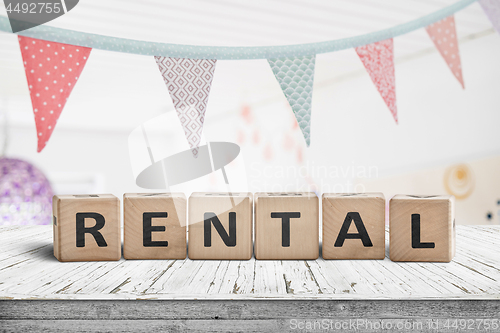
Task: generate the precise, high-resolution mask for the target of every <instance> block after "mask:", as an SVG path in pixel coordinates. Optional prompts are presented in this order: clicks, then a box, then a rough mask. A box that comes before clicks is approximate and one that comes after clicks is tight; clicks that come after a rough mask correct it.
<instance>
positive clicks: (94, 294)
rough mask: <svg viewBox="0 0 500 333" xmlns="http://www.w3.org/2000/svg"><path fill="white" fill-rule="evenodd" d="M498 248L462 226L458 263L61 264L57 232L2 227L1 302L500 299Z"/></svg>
mask: <svg viewBox="0 0 500 333" xmlns="http://www.w3.org/2000/svg"><path fill="white" fill-rule="evenodd" d="M499 243H500V226H457V254H456V256H455V257H454V258H453V260H452V261H451V262H450V263H441V262H434V263H427V262H392V261H390V260H389V258H387V257H386V258H385V259H383V260H324V259H322V258H319V259H317V260H255V259H253V258H252V259H250V260H243V261H239V260H189V259H184V260H124V259H121V260H120V261H108V262H105V261H98V262H67V263H60V262H59V261H57V260H56V259H55V258H54V256H53V247H52V230H51V226H17V227H0V299H13V300H28V299H34V300H53V299H58V300H85V299H87V300H105V299H107V300H193V299H197V300H260V299H271V300H293V299H298V300H332V299H337V300H348V299H356V300H363V299H364V300H367V299H369V300H381V299H397V300H404V299H468V300H475V299H497V300H499V299H500V284H499V283H498V281H500V268H499V267H500V256H498V244H499ZM388 245H389V237H388V231H387V230H386V248H388ZM61 304H62V303H61ZM0 313H1V311H0Z"/></svg>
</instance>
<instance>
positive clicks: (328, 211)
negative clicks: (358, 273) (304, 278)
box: [323, 193, 385, 259]
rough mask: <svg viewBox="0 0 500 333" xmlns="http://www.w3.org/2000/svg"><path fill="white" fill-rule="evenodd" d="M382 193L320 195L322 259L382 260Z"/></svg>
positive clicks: (383, 241)
mask: <svg viewBox="0 0 500 333" xmlns="http://www.w3.org/2000/svg"><path fill="white" fill-rule="evenodd" d="M384 257H385V198H384V195H383V194H382V193H324V194H323V258H324V259H384Z"/></svg>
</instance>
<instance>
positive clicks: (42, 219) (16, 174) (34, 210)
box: [0, 157, 53, 225]
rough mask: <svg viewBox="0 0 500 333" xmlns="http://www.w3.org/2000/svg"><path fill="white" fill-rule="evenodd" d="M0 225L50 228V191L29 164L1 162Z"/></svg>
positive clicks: (34, 168)
mask: <svg viewBox="0 0 500 333" xmlns="http://www.w3.org/2000/svg"><path fill="white" fill-rule="evenodd" d="M0 170H2V174H1V175H0V225H33V224H52V196H53V192H52V187H51V186H50V182H49V181H48V180H47V178H46V177H45V175H44V174H43V173H42V172H41V171H40V170H38V169H37V168H36V167H35V166H33V165H32V164H30V163H28V162H26V161H22V160H18V159H14V158H6V157H2V158H0Z"/></svg>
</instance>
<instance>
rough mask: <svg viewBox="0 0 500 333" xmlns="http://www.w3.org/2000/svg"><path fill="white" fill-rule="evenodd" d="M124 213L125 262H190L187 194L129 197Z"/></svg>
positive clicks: (134, 194)
mask: <svg viewBox="0 0 500 333" xmlns="http://www.w3.org/2000/svg"><path fill="white" fill-rule="evenodd" d="M123 212H124V214H123V223H124V229H123V257H124V258H125V259H185V258H186V196H185V195H184V194H183V193H125V194H124V195H123Z"/></svg>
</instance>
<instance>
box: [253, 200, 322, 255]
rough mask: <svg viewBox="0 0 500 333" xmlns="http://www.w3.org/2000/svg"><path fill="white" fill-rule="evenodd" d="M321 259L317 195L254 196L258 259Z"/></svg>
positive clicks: (256, 252) (256, 253)
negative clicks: (319, 257)
mask: <svg viewBox="0 0 500 333" xmlns="http://www.w3.org/2000/svg"><path fill="white" fill-rule="evenodd" d="M318 256H319V200H318V197H317V196H316V194H315V193H312V192H311V193H310V192H302V193H292V192H284V193H256V194H255V258H256V259H273V260H279V259H295V260H300V259H303V260H314V259H317V258H318Z"/></svg>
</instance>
